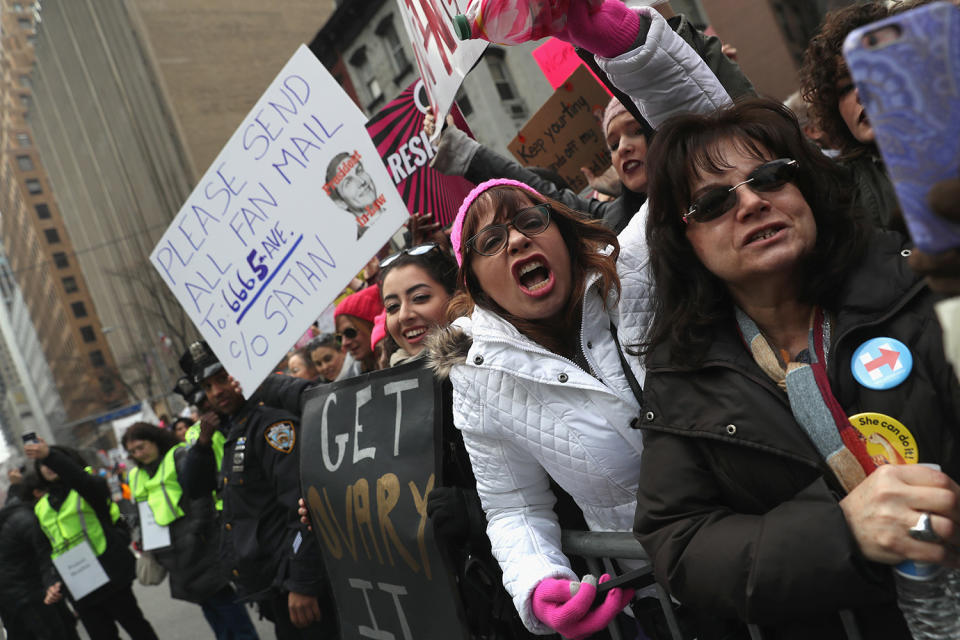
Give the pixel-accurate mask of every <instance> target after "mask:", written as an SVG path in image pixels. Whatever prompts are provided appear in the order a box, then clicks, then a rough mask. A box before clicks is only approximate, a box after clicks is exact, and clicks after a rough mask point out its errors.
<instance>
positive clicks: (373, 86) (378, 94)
mask: <svg viewBox="0 0 960 640" xmlns="http://www.w3.org/2000/svg"><path fill="white" fill-rule="evenodd" d="M367 91H369V92H370V102H371V103H373V102H376V101H377V100H379V99H380V98H382V97H383V90H382V89H381V88H380V83H379V82H377V79H376V78H370V79H369V80H367Z"/></svg>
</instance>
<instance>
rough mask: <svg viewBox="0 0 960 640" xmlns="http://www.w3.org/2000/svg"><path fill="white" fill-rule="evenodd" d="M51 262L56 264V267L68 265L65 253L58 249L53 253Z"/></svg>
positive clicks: (60, 267) (62, 267) (64, 267)
mask: <svg viewBox="0 0 960 640" xmlns="http://www.w3.org/2000/svg"><path fill="white" fill-rule="evenodd" d="M53 264H55V265H56V266H57V269H66V268H67V267H69V266H70V260H68V259H67V254H65V253H63V252H62V251H58V252H57V253H55V254H53Z"/></svg>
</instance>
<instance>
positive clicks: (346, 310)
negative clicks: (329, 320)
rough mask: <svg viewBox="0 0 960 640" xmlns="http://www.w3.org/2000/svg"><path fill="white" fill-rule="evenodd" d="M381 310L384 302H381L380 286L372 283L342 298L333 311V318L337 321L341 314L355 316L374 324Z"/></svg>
mask: <svg viewBox="0 0 960 640" xmlns="http://www.w3.org/2000/svg"><path fill="white" fill-rule="evenodd" d="M381 311H383V303H382V302H380V287H378V286H377V285H372V286H369V287H367V288H366V289H360V291H357V292H356V293H351V294H350V295H348V296H347V297H346V298H344V299H343V300H341V301H340V304H338V305H337V308H336V309H335V310H334V311H333V319H334V321H336V319H337V318H339V317H340V316H353V317H354V318H360V319H361V320H366V321H367V322H369V323H370V324H373V322H374V321H375V320H376V318H377V314H379V313H380V312H381Z"/></svg>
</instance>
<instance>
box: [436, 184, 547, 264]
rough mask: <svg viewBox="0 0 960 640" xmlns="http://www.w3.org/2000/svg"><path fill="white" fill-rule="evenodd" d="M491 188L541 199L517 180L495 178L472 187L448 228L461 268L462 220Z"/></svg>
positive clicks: (531, 188) (535, 191) (455, 255)
mask: <svg viewBox="0 0 960 640" xmlns="http://www.w3.org/2000/svg"><path fill="white" fill-rule="evenodd" d="M492 187H517V188H519V189H523V190H524V191H527V192H529V193H532V194H533V195H535V196H540V197H541V198H542V197H543V196H542V195H541V194H540V193H539V192H538V191H537V190H536V189H534V188H533V187H531V186H530V185H528V184H524V183H523V182H518V181H517V180H510V179H509V178H496V179H494V180H487V181H486V182H481V183H480V184H478V185H477V186H476V187H474V188H473V191H471V192H470V193H468V194H467V197H466V198H464V199H463V204H461V205H460V210H459V211H457V217H456V218H454V219H453V224H452V225H451V226H450V244H451V245H453V255H454V257H455V258H456V259H457V265H459V266H461V267H462V266H463V248H462V242H463V239H462V238H461V237H460V236H462V235H463V220H464V218H466V217H467V210H468V209H469V208H470V205H472V204H473V201H474V200H476V199H477V198H478V197H479V196H480V194H482V193H483V192H484V191H486V190H487V189H490V188H492Z"/></svg>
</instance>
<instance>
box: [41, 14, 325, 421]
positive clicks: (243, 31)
mask: <svg viewBox="0 0 960 640" xmlns="http://www.w3.org/2000/svg"><path fill="white" fill-rule="evenodd" d="M332 9H333V1H332V0H326V1H325V0H284V2H282V3H262V2H238V1H237V0H205V1H204V2H196V0H165V1H164V2H156V1H155V0H95V1H92V0H44V1H43V3H42V9H41V11H40V13H39V15H40V18H41V21H40V22H39V24H38V28H37V33H36V46H35V65H34V67H33V73H32V74H31V75H30V78H31V80H32V82H33V106H32V108H31V109H30V112H29V122H30V125H31V126H32V130H33V132H34V135H35V137H36V145H37V148H38V149H39V150H40V156H41V157H42V158H43V161H44V163H45V165H46V166H47V170H48V171H49V173H50V179H51V181H52V182H53V183H54V184H56V187H57V194H58V197H59V198H60V200H61V203H69V207H66V206H65V205H64V211H63V227H64V229H65V230H66V231H67V232H69V234H70V235H71V237H72V238H73V242H74V243H75V244H76V245H77V246H78V247H84V248H91V250H90V251H87V252H83V253H80V254H78V255H77V256H76V259H75V260H72V261H71V267H72V266H73V265H74V263H75V264H76V266H77V267H78V268H79V271H80V272H82V273H83V275H84V277H85V280H86V283H87V286H88V287H89V296H90V299H91V301H92V302H93V303H94V304H95V306H96V309H97V312H98V313H99V315H100V319H101V322H102V327H100V328H97V331H96V336H97V338H98V339H100V337H101V335H104V334H105V335H106V340H107V342H109V344H110V348H111V350H112V352H113V354H114V356H115V359H116V363H117V365H116V366H117V370H118V373H119V378H120V380H121V381H122V382H123V384H124V385H125V387H124V388H125V389H128V390H129V393H130V394H131V395H133V397H134V399H136V400H142V399H152V400H158V399H161V398H162V397H164V396H165V395H167V394H168V393H169V391H170V390H171V389H172V388H173V385H174V383H175V381H176V379H177V377H179V375H180V373H179V368H178V367H177V359H178V357H179V355H180V353H182V351H183V349H185V348H186V345H187V344H188V343H189V342H190V341H191V340H193V339H195V338H196V337H197V336H198V333H197V331H196V328H195V327H194V326H193V325H192V323H191V322H190V320H189V318H188V317H187V316H186V314H185V313H184V312H183V310H182V309H181V308H180V305H179V303H178V302H177V301H176V299H175V298H174V297H173V296H172V294H171V293H170V292H169V290H168V289H167V287H166V286H165V285H164V284H163V283H162V281H161V280H160V278H159V277H158V276H157V274H156V273H155V271H154V269H153V267H152V266H151V265H150V264H149V262H148V257H149V254H150V252H151V251H152V249H153V247H154V246H155V244H156V242H157V241H158V240H159V238H160V237H161V236H162V235H163V233H164V231H165V230H166V228H167V226H169V224H170V222H171V220H172V219H173V217H174V215H175V214H176V213H177V212H178V211H179V209H180V207H181V205H182V204H183V203H184V201H185V200H186V198H187V196H188V195H189V194H190V192H191V190H192V189H193V187H194V186H195V185H196V183H197V181H198V180H199V179H200V177H201V176H202V175H203V173H204V172H205V171H206V170H207V168H208V166H209V165H210V164H211V163H212V161H213V160H214V158H215V157H216V155H217V153H219V151H220V149H221V148H222V146H223V145H224V144H225V143H226V141H227V140H228V138H229V137H230V135H231V134H232V133H233V131H234V129H235V128H236V127H237V126H238V125H239V123H240V122H241V120H242V119H243V118H244V117H245V116H246V114H247V113H248V112H249V110H250V109H251V107H252V106H253V105H254V103H255V102H256V100H257V99H258V98H259V97H260V95H261V93H262V92H263V91H264V90H265V89H266V87H267V86H268V84H269V83H270V82H271V81H272V80H273V78H274V77H275V76H276V74H277V73H278V72H279V71H280V69H281V68H282V66H283V65H284V64H285V63H286V61H287V60H288V59H289V57H290V56H291V55H292V54H293V52H294V51H295V50H296V48H297V47H298V46H299V45H300V44H302V43H305V42H308V41H309V40H310V38H311V37H312V36H313V34H314V33H315V32H316V29H317V27H318V25H320V24H323V22H324V21H325V20H326V19H327V17H328V16H329V14H330V13H331V12H332ZM164 411H165V409H164V408H163V407H160V408H159V409H158V411H157V413H158V414H162V413H163V412H164Z"/></svg>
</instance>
